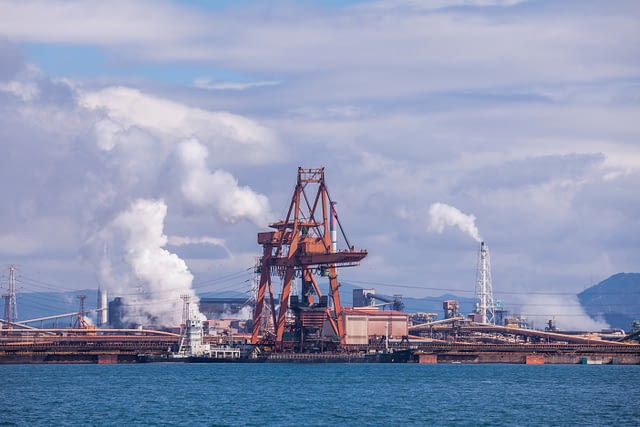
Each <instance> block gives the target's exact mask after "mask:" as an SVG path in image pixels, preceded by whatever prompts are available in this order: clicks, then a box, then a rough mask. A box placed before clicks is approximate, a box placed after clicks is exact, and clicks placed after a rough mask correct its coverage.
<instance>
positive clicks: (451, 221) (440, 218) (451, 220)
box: [427, 203, 482, 242]
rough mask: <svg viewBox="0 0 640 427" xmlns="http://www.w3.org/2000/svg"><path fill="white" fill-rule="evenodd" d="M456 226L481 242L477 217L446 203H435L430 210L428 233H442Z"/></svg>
mask: <svg viewBox="0 0 640 427" xmlns="http://www.w3.org/2000/svg"><path fill="white" fill-rule="evenodd" d="M450 226H455V227H458V228H459V229H460V230H461V231H463V232H464V233H466V234H468V235H469V236H471V237H472V238H473V239H475V240H476V241H477V242H480V241H481V240H482V239H481V238H480V233H479V232H478V228H477V227H476V217H475V216H474V215H466V214H464V213H462V212H460V210H458V209H457V208H454V207H453V206H449V205H447V204H444V203H434V204H432V205H431V208H430V209H429V225H428V227H427V231H431V232H436V233H442V232H443V231H444V229H445V227H450Z"/></svg>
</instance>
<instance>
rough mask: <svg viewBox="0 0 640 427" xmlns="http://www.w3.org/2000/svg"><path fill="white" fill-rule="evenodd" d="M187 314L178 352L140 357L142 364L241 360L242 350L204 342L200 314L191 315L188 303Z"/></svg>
mask: <svg viewBox="0 0 640 427" xmlns="http://www.w3.org/2000/svg"><path fill="white" fill-rule="evenodd" d="M185 313H189V316H188V318H187V319H186V320H185V324H184V329H183V330H182V334H181V335H180V344H179V346H178V351H177V352H171V353H169V354H166V355H161V356H158V355H140V356H139V359H140V361H142V362H183V363H217V362H237V361H239V359H240V349H239V348H238V347H231V346H217V347H211V345H210V344H205V343H203V342H202V341H203V340H202V337H203V328H202V320H201V319H200V315H199V313H191V312H190V310H189V305H188V302H187V303H186V308H185Z"/></svg>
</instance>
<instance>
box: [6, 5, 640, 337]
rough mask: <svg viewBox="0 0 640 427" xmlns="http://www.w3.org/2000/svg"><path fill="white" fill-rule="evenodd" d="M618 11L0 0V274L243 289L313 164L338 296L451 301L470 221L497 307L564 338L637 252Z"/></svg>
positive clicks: (167, 289) (629, 52)
mask: <svg viewBox="0 0 640 427" xmlns="http://www.w3.org/2000/svg"><path fill="white" fill-rule="evenodd" d="M639 21H640V6H638V4H637V2H635V1H616V2H602V1H589V0H587V1H565V2H554V1H538V0H431V1H424V2H415V1H410V0H381V1H371V2H369V1H358V2H342V1H327V2H322V1H315V2H314V1H307V2H280V1H275V2H269V3H265V2H252V1H242V2H202V1H194V2H172V1H116V2H109V3H108V4H106V3H103V2H92V1H60V2H58V1H46V2H45V1H8V2H3V3H2V4H1V5H0V109H1V113H2V114H0V140H1V141H2V144H3V147H6V152H5V159H6V162H5V166H4V167H3V168H2V169H1V170H0V174H1V175H0V176H1V177H2V180H0V182H1V184H0V185H1V186H2V191H3V194H4V197H5V199H6V200H9V201H10V205H11V206H12V209H7V210H5V211H4V212H3V214H2V215H0V230H1V233H0V235H2V236H3V237H2V238H0V259H2V260H3V263H5V264H10V263H16V264H19V265H20V266H21V270H22V274H24V276H25V277H31V278H34V279H37V280H39V281H40V282H41V283H47V284H49V285H48V286H49V287H56V288H65V289H80V288H86V287H93V286H95V285H96V283H98V282H100V283H103V284H104V286H109V287H110V288H111V289H112V290H113V292H114V293H125V294H126V293H134V294H135V293H136V292H137V291H136V289H146V290H147V291H150V292H151V291H153V293H154V294H155V295H156V296H157V297H156V303H157V304H161V303H162V302H166V301H169V300H170V299H172V298H173V296H175V295H174V294H176V293H179V292H180V291H181V290H184V289H193V287H192V286H195V289H196V290H197V291H221V290H234V291H240V292H246V291H248V290H249V289H248V288H249V284H250V282H251V280H252V276H251V265H252V264H253V262H254V261H255V257H256V256H258V254H259V253H260V248H259V247H257V245H256V243H255V236H256V233H257V232H259V231H261V230H264V228H265V226H266V225H267V223H268V222H269V221H273V220H277V219H279V218H280V216H281V215H282V214H283V210H284V209H285V208H286V207H287V206H288V200H289V197H290V193H291V191H292V189H293V185H294V183H295V182H294V180H295V171H296V169H297V167H298V166H305V167H317V166H324V167H326V169H327V179H328V182H329V187H330V189H331V194H332V196H333V197H334V198H336V199H337V200H338V201H339V203H340V214H341V220H342V221H343V223H344V226H345V228H346V231H347V234H348V236H349V239H350V241H351V242H352V244H355V245H356V246H357V247H360V248H365V249H367V250H368V251H369V254H370V255H369V257H368V258H367V259H366V260H365V261H364V262H363V264H362V265H361V266H360V267H359V268H353V269H348V270H345V271H344V272H343V273H342V278H343V280H345V281H349V280H351V281H353V282H357V283H359V284H363V285H366V284H371V285H372V286H373V287H376V288H378V292H380V293H387V294H394V293H404V294H407V295H412V296H425V295H435V294H438V293H439V292H440V291H439V290H440V289H448V290H452V291H454V292H455V291H458V292H459V293H461V292H467V293H466V294H465V296H469V295H470V294H472V292H473V288H474V280H475V268H476V256H477V250H478V243H477V242H476V240H475V239H474V238H473V237H472V235H471V234H470V233H469V230H470V228H469V224H471V223H472V224H473V225H474V226H475V227H476V228H477V231H478V234H479V235H480V236H481V238H482V239H485V240H486V241H487V243H488V244H489V247H490V249H491V251H492V252H491V253H492V267H493V278H494V286H493V287H494V292H495V293H496V295H497V298H499V299H503V300H504V301H505V304H506V305H508V306H509V305H510V306H511V307H513V310H514V311H516V310H519V311H521V312H522V313H523V314H527V315H530V316H537V317H539V318H540V319H542V320H544V317H548V316H550V315H552V314H555V315H557V316H560V315H564V321H565V325H566V327H567V328H569V327H577V326H580V325H577V324H576V322H577V321H578V320H580V321H586V320H585V319H584V316H583V315H582V314H581V313H580V312H579V310H578V308H576V307H575V300H574V299H572V298H570V297H568V296H567V294H569V295H571V294H573V293H576V292H579V291H581V290H582V289H584V288H585V287H588V286H590V285H591V284H594V283H596V282H598V281H599V280H602V279H604V278H606V277H608V276H609V275H611V274H614V273H617V272H629V271H637V270H638V265H639V261H640V260H639V258H638V254H639V253H640V251H638V249H639V247H638V239H637V236H638V235H639V233H640V222H639V221H640V220H639V218H640V215H639V214H640V207H639V206H640V205H639V203H638V202H637V196H636V192H637V190H636V187H637V183H638V182H640V148H638V139H639V137H640V125H639V123H638V120H637V117H638V116H639V113H640V111H639V110H640V108H639V101H638V100H639V99H640V83H639V81H640V66H639V65H640V63H639V62H640V60H639V59H638V58H640V47H639V46H640V45H639V44H638V43H637V40H640V25H639V24H640V22H639ZM594 29H597V31H596V30H594ZM438 203H440V204H445V205H448V206H450V207H452V208H455V210H450V211H444V212H445V213H446V214H447V215H450V217H449V218H434V217H433V212H432V207H433V206H434V205H435V204H438ZM456 212H458V213H457V214H456ZM140 218H143V220H140ZM436 220H440V221H444V223H445V224H446V225H445V226H444V227H442V228H441V229H440V228H438V227H434V221H436ZM134 237H135V238H134ZM142 243H144V244H142ZM149 254H151V255H149ZM147 256H151V257H156V261H155V262H154V263H153V264H154V265H156V266H158V267H157V268H156V269H155V270H157V271H154V270H153V269H152V270H148V269H146V268H145V267H146V266H147V265H148V264H145V260H147V261H148V258H145V257H147ZM166 278H168V279H166ZM229 278H231V279H229ZM31 283H32V284H33V283H36V282H31ZM192 283H194V284H195V285H192ZM374 284H375V285H374ZM24 290H25V291H29V290H36V289H31V288H30V287H29V286H27V284H26V282H25V287H24ZM501 291H502V292H503V295H502V297H501V296H500V292H501ZM533 291H536V292H538V294H536V295H535V296H531V295H530V294H531V293H532V292H533ZM173 299H175V298H173ZM172 304H173V303H167V304H166V310H171V309H172ZM559 307H560V308H562V310H563V311H564V314H562V313H557V311H558V308H559ZM556 318H557V319H559V323H561V322H560V317H556ZM571 322H574V323H573V324H572V323H571Z"/></svg>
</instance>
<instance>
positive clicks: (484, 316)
mask: <svg viewBox="0 0 640 427" xmlns="http://www.w3.org/2000/svg"><path fill="white" fill-rule="evenodd" d="M476 300H477V302H476V312H477V313H478V314H479V315H480V323H490V324H494V323H495V304H494V302H493V290H492V288H491V262H490V259H489V246H487V244H486V243H485V242H480V251H479V252H478V272H477V275H476Z"/></svg>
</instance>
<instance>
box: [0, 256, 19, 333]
mask: <svg viewBox="0 0 640 427" xmlns="http://www.w3.org/2000/svg"><path fill="white" fill-rule="evenodd" d="M16 271H17V268H16V267H15V266H13V265H11V266H9V284H8V290H7V293H6V294H4V295H3V296H2V297H3V298H4V321H5V322H7V323H5V325H6V326H7V327H9V328H10V327H11V324H12V323H15V322H17V321H18V305H17V303H16Z"/></svg>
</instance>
